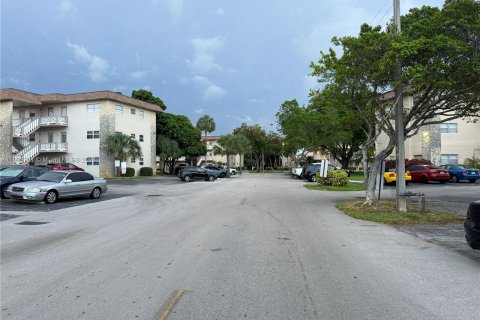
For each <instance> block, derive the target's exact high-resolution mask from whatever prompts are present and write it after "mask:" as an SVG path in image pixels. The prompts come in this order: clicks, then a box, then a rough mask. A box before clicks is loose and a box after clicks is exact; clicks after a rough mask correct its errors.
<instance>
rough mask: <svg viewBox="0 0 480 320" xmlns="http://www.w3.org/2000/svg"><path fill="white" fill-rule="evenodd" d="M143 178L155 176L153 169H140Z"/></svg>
mask: <svg viewBox="0 0 480 320" xmlns="http://www.w3.org/2000/svg"><path fill="white" fill-rule="evenodd" d="M140 175H141V176H153V169H152V168H150V167H141V168H140Z"/></svg>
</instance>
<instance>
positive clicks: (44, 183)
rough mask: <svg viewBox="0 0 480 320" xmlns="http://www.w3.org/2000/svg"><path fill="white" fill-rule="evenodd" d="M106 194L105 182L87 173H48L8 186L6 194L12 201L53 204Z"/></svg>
mask: <svg viewBox="0 0 480 320" xmlns="http://www.w3.org/2000/svg"><path fill="white" fill-rule="evenodd" d="M105 192H107V181H106V180H104V179H101V178H97V177H95V176H93V175H91V174H90V173H87V172H76V171H61V170H55V171H48V172H45V173H44V174H42V175H41V176H39V177H37V179H36V180H32V181H27V182H20V183H15V184H12V185H10V186H9V187H8V188H7V190H6V193H7V195H9V196H10V197H11V198H12V200H26V201H44V202H46V203H48V204H51V203H54V202H55V201H57V199H59V198H67V197H79V196H90V198H92V199H98V198H99V197H100V195H101V194H102V193H105Z"/></svg>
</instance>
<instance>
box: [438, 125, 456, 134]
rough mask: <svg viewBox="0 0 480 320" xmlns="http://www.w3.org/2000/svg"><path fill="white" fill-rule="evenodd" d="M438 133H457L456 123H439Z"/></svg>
mask: <svg viewBox="0 0 480 320" xmlns="http://www.w3.org/2000/svg"><path fill="white" fill-rule="evenodd" d="M440 132H441V133H457V132H458V123H441V124H440Z"/></svg>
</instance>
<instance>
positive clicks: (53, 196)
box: [43, 190, 58, 204]
mask: <svg viewBox="0 0 480 320" xmlns="http://www.w3.org/2000/svg"><path fill="white" fill-rule="evenodd" d="M57 198H58V194H57V192H56V191H54V190H50V191H48V192H47V194H46V195H45V198H43V201H45V203H47V204H52V203H55V201H57Z"/></svg>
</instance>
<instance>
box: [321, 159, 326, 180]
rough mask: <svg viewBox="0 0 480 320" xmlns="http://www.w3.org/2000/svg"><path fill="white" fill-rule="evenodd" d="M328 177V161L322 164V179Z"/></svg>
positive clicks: (323, 161)
mask: <svg viewBox="0 0 480 320" xmlns="http://www.w3.org/2000/svg"><path fill="white" fill-rule="evenodd" d="M327 175H328V160H322V161H321V162H320V177H323V178H326V177H327Z"/></svg>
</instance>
